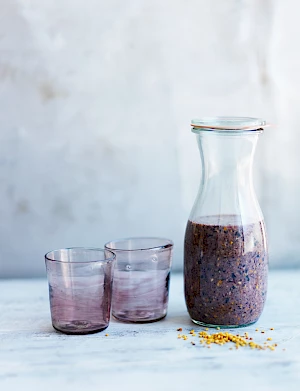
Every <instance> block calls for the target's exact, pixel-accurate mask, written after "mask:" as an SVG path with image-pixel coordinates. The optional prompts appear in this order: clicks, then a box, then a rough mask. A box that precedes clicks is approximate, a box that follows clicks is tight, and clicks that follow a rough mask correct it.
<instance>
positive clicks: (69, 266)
mask: <svg viewBox="0 0 300 391" xmlns="http://www.w3.org/2000/svg"><path fill="white" fill-rule="evenodd" d="M114 261H115V254H114V253H112V252H111V251H109V250H102V249H93V248H65V249H60V250H53V251H50V252H48V253H47V254H46V255H45V262H46V270H47V277H48V282H49V298H50V309H51V317H52V325H53V327H54V328H55V329H56V330H58V331H61V332H63V333H65V334H89V333H95V332H98V331H102V330H104V329H106V327H107V326H108V324H109V320H110V308H111V295H112V277H113V267H114Z"/></svg>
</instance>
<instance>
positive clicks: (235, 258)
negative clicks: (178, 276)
mask: <svg viewBox="0 0 300 391" xmlns="http://www.w3.org/2000/svg"><path fill="white" fill-rule="evenodd" d="M184 273H185V300H186V305H187V308H188V312H189V314H190V317H191V318H192V320H193V321H195V322H196V323H199V324H205V325H214V326H217V325H219V326H227V327H229V326H231V327H234V326H244V325H248V324H251V323H254V322H256V321H257V320H258V318H259V316H260V315H261V313H262V310H263V307H264V303H265V300H266V292H267V273H268V254H267V244H266V236H265V226H264V222H263V221H258V222H255V223H251V224H242V223H241V220H240V217H238V216H233V215H224V216H209V217H201V218H199V219H196V220H195V221H190V220H189V221H188V224H187V228H186V234H185V244H184Z"/></svg>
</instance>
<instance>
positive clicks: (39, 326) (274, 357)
mask: <svg viewBox="0 0 300 391" xmlns="http://www.w3.org/2000/svg"><path fill="white" fill-rule="evenodd" d="M0 314H1V315H0V390H1V391H9V390H14V391H16V390H22V391H26V390H31V391H32V390H43V391H45V390H54V389H57V390H63V389H65V390H69V389H70V390H71V389H72V390H85V391H89V390H97V391H102V390H105V391H107V390H130V391H134V390H143V391H147V390H164V391H166V390H187V389H197V390H204V389H205V388H204V387H206V390H217V389H223V390H232V389H242V390H243V391H245V390H264V391H265V390H272V391H276V390H287V391H289V390H298V391H299V390H300V271H273V272H271V273H270V278H269V294H268V300H267V304H266V307H265V310H264V313H263V315H262V317H261V319H260V320H259V322H258V323H257V324H256V325H253V326H251V327H248V328H244V329H239V330H238V331H233V330H232V331H233V332H235V333H241V332H245V331H248V332H249V336H252V337H253V338H254V340H255V341H256V342H258V343H263V342H264V341H266V338H267V337H272V343H273V342H274V343H277V344H278V347H277V349H276V350H275V351H271V350H265V351H259V350H251V349H250V348H239V349H238V350H229V345H223V346H217V345H213V346H211V348H210V349H208V348H207V347H203V346H201V345H200V344H199V342H198V340H197V339H196V338H194V340H195V341H196V345H195V346H193V345H192V344H191V343H190V341H191V339H192V337H190V338H189V340H187V341H183V340H180V339H177V334H178V332H177V331H176V329H177V328H179V327H182V328H183V332H185V333H188V332H189V331H190V330H191V329H195V330H196V331H200V330H202V329H201V328H200V327H197V326H195V325H193V324H192V323H191V322H190V321H189V317H188V314H187V312H186V308H185V304H184V296H183V283H182V276H181V275H173V276H172V279H171V291H170V304H169V313H168V316H167V318H166V319H165V320H163V321H160V322H157V323H151V324H141V325H133V324H124V323H119V322H116V321H114V320H112V321H111V323H110V326H109V328H107V329H106V330H105V331H104V332H100V333H97V334H91V335H86V336H68V335H64V334H60V333H58V332H56V331H54V329H53V328H52V326H51V322H50V312H49V302H48V286H47V282H46V280H2V281H1V280H0ZM270 327H274V331H270V330H269V329H270ZM256 328H259V329H260V330H265V331H266V333H265V334H262V333H260V332H256V331H255V329H256ZM211 332H213V330H212V331H211ZM105 333H109V336H108V337H106V336H105ZM283 349H285V350H283Z"/></svg>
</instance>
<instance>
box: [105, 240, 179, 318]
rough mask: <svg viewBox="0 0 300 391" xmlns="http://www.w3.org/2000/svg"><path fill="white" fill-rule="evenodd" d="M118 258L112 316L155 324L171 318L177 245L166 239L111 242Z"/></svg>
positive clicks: (108, 245) (111, 247)
mask: <svg viewBox="0 0 300 391" xmlns="http://www.w3.org/2000/svg"><path fill="white" fill-rule="evenodd" d="M105 248H106V249H109V250H111V251H113V252H114V253H115V254H116V267H115V272H114V283H113V297H112V314H113V316H114V317H115V318H116V319H117V320H120V321H124V322H135V323H143V322H154V321H157V320H160V319H162V318H164V317H165V316H166V314H167V308H168V298H169V283H170V269H171V262H172V250H173V242H172V241H171V240H168V239H162V238H129V239H121V240H116V241H111V242H108V243H106V244H105Z"/></svg>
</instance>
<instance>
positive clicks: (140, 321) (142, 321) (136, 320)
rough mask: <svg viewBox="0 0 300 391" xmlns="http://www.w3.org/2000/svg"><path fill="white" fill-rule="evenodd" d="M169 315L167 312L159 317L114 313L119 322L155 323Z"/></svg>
mask: <svg viewBox="0 0 300 391" xmlns="http://www.w3.org/2000/svg"><path fill="white" fill-rule="evenodd" d="M166 316H167V314H164V315H162V316H160V317H158V318H154V319H153V318H149V319H147V318H138V317H137V318H132V317H130V318H127V317H126V315H124V316H118V315H115V314H113V318H114V319H116V320H117V321H119V322H123V323H154V322H158V321H159V320H162V319H164V318H165V317H166Z"/></svg>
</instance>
